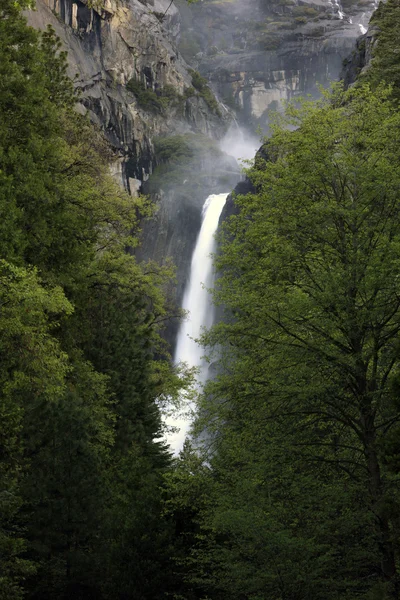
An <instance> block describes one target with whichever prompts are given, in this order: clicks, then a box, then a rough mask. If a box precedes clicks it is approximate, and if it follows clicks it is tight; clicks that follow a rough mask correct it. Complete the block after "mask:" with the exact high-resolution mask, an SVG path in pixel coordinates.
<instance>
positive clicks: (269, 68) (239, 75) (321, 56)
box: [179, 0, 375, 128]
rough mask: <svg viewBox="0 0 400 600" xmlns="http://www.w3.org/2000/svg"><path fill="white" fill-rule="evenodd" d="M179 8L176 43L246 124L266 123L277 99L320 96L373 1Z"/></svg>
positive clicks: (206, 3) (207, 3)
mask: <svg viewBox="0 0 400 600" xmlns="http://www.w3.org/2000/svg"><path fill="white" fill-rule="evenodd" d="M179 1H180V8H181V10H182V13H183V24H184V27H183V30H182V34H181V41H180V49H181V51H182V52H183V53H184V55H185V57H186V58H187V59H192V60H194V61H196V62H197V68H198V70H199V71H200V72H201V73H202V74H204V75H206V76H207V77H208V78H209V80H210V82H212V85H213V87H214V89H215V90H216V92H217V94H218V96H219V97H220V98H221V99H222V101H223V102H224V103H225V104H226V105H228V106H229V107H234V108H236V110H237V113H238V117H239V118H240V119H241V120H242V122H244V123H250V124H252V125H253V126H254V125H261V126H263V127H264V128H265V126H266V125H267V124H268V120H269V113H270V111H271V110H274V109H276V108H278V107H279V106H280V105H281V103H282V101H283V100H288V99H291V98H293V97H295V96H298V95H305V94H311V95H312V96H317V95H318V85H322V86H327V85H329V83H330V82H332V81H335V80H338V79H339V76H340V72H341V70H342V61H343V60H344V59H345V58H346V57H347V56H348V55H349V54H350V53H351V52H352V50H353V48H354V45H355V43H356V40H357V38H358V37H359V36H360V35H361V34H362V33H363V32H364V31H365V30H366V26H367V24H368V20H369V17H370V15H371V13H372V11H373V9H374V6H375V4H374V2H368V1H367V2H365V1H364V0H362V1H360V2H359V3H358V2H357V1H356V2H354V1H353V0H343V5H342V4H340V2H339V0H279V1H274V0H269V1H268V2H267V1H266V0H247V1H246V3H245V2H244V0H231V1H229V2H228V1H227V0H203V1H202V2H201V3H199V4H198V5H191V8H190V9H189V8H187V7H185V6H184V4H183V2H182V0H179Z"/></svg>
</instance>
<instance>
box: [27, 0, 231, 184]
mask: <svg viewBox="0 0 400 600" xmlns="http://www.w3.org/2000/svg"><path fill="white" fill-rule="evenodd" d="M169 4H170V3H169V1H167V0H142V1H139V0H129V1H123V2H121V1H117V0H106V1H105V2H104V3H103V2H102V3H100V4H99V3H96V2H94V3H92V6H93V8H90V7H89V5H88V3H87V2H86V1H84V2H81V1H80V0H38V2H37V9H36V11H34V12H30V13H29V14H28V19H29V22H30V24H32V25H33V26H34V27H37V28H42V29H43V28H45V27H46V26H47V24H51V25H52V26H53V27H54V29H55V30H56V33H57V34H58V35H59V37H60V38H61V40H62V42H63V46H64V47H65V49H66V50H67V51H68V60H69V65H70V75H71V76H72V77H73V78H74V80H75V84H76V86H77V87H78V88H79V90H80V91H81V99H80V109H81V110H84V111H88V112H89V114H90V117H91V119H92V121H94V122H95V123H97V124H98V125H99V127H101V129H102V130H103V131H104V133H105V135H106V137H107V139H108V140H109V142H110V143H111V145H112V147H113V148H114V149H115V151H116V162H115V170H116V172H117V173H119V174H120V176H121V177H122V179H123V181H124V185H125V186H126V187H127V188H128V190H130V191H131V192H132V193H133V192H135V191H136V190H137V189H138V187H139V186H140V184H141V182H142V181H145V180H146V179H148V177H149V175H150V174H151V173H152V170H153V168H154V164H155V163H156V157H155V153H154V140H155V138H157V137H160V136H163V135H168V134H170V133H171V132H174V133H186V132H192V133H201V134H204V135H207V136H210V137H212V138H217V139H218V138H219V137H221V136H222V135H223V132H224V130H225V128H226V124H225V122H224V120H223V119H221V117H220V116H219V114H218V112H219V111H218V110H216V109H215V108H210V107H209V106H208V104H207V102H206V101H205V100H204V98H203V97H202V96H201V95H200V94H198V93H197V92H196V91H195V90H193V88H192V77H191V75H190V73H189V70H188V69H189V67H188V65H187V64H186V63H185V61H184V60H183V59H182V58H181V57H180V55H179V53H178V52H177V50H176V44H175V42H176V39H177V36H178V35H179V30H180V19H179V13H178V11H177V9H176V8H175V7H174V5H171V6H169ZM96 7H97V8H96ZM167 9H168V10H167Z"/></svg>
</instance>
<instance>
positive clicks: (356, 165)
mask: <svg viewBox="0 0 400 600" xmlns="http://www.w3.org/2000/svg"><path fill="white" fill-rule="evenodd" d="M293 127H296V129H295V130H293ZM399 136H400V115H399V113H398V112H397V111H396V110H395V109H394V108H393V105H392V103H391V101H390V89H384V88H380V89H378V90H377V91H376V92H374V93H373V92H372V91H371V89H370V88H369V87H368V86H364V87H362V86H359V87H357V88H354V89H352V90H350V91H349V92H343V91H342V90H341V89H340V88H335V89H334V90H333V92H332V93H331V94H330V95H326V96H325V97H324V98H323V99H322V100H321V101H319V102H317V103H315V104H314V103H310V102H305V103H300V104H297V105H295V106H289V107H288V109H287V113H286V116H285V117H282V118H281V119H280V121H278V122H277V124H276V125H275V127H274V133H273V135H272V137H271V138H270V139H269V140H267V141H266V143H265V147H264V152H263V154H264V156H267V157H268V158H267V159H266V160H263V159H262V157H261V156H259V157H258V158H257V160H256V164H255V167H254V168H252V169H250V171H249V172H248V176H249V177H250V179H251V180H252V182H253V184H254V186H255V188H256V190H257V191H256V193H254V194H250V195H247V196H244V197H238V198H236V199H235V204H236V208H237V210H236V211H235V214H234V215H233V216H231V217H230V218H229V219H228V221H227V222H226V223H225V224H224V227H223V232H222V234H221V238H220V252H219V253H218V255H217V258H216V263H217V268H218V270H219V273H220V279H219V281H218V284H217V289H216V291H215V300H216V302H217V303H218V304H219V305H220V306H221V307H222V309H223V310H224V312H225V318H224V321H223V322H222V323H219V324H218V325H216V326H215V327H214V328H212V329H211V331H210V332H208V333H207V334H206V335H205V336H204V340H203V341H204V344H205V345H206V346H208V347H209V348H210V353H211V359H212V360H214V361H218V376H217V377H216V378H215V380H214V381H212V382H210V383H209V384H208V385H207V386H206V390H205V393H204V395H203V396H202V397H201V398H200V401H199V417H198V419H197V423H196V425H195V428H196V432H197V433H198V434H200V436H203V437H204V439H205V443H204V449H206V448H209V453H208V456H207V459H206V460H207V461H208V462H209V464H210V467H211V468H210V470H209V475H208V480H209V481H208V488H207V489H208V491H209V493H210V495H211V500H210V503H209V504H208V508H207V509H202V510H201V512H200V516H199V517H198V520H197V522H198V524H199V528H200V529H199V536H198V537H197V538H196V541H195V543H194V544H193V545H192V552H191V559H190V560H189V559H188V561H187V563H186V564H187V568H188V569H189V573H191V575H189V578H190V577H191V581H192V582H195V581H196V582H203V585H205V586H206V589H207V591H208V593H209V594H210V595H211V596H212V597H213V594H214V593H215V594H216V597H219V596H218V594H220V595H221V597H222V598H224V597H229V598H232V599H234V598H238V599H239V598H242V597H246V598H257V599H259V598H266V599H267V598H268V600H269V599H270V598H281V597H290V598H296V599H297V598H298V599H302V598H313V599H317V598H321V600H322V599H324V600H325V599H327V598H332V599H336V598H339V597H340V598H348V599H349V600H350V599H351V600H353V599H354V598H364V597H366V596H365V595H366V594H367V593H368V590H369V589H370V588H371V589H372V588H373V583H372V582H371V581H370V579H371V578H372V579H373V580H374V579H376V580H381V581H384V580H391V581H392V582H393V583H392V587H393V590H394V586H395V581H396V575H395V569H396V565H395V551H394V544H393V540H394V539H395V535H396V533H395V532H396V531H397V521H396V519H393V518H392V516H391V515H394V514H395V513H394V512H393V507H394V506H398V502H399V497H398V490H397V486H396V484H394V480H393V472H389V470H388V468H387V463H386V461H387V458H388V457H389V455H390V453H391V452H392V450H390V451H389V450H388V448H387V450H386V451H384V450H383V445H382V444H384V442H383V440H384V439H389V438H390V440H391V441H390V446H391V444H392V443H393V439H397V435H398V433H397V428H398V425H397V424H398V422H399V419H400V414H399V412H398V409H397V408H396V407H395V404H396V402H395V400H394V395H393V388H392V384H391V382H392V381H396V380H397V371H398V368H399V354H398V348H399V332H400V327H399V319H400V304H399V302H398V279H399V272H398V271H399V267H400V261H399V259H400V254H399V252H400V245H399V240H400V237H399V235H400V212H399V208H400V204H399V195H398V191H399V189H400V170H399V168H398V166H397V165H398V164H399V150H398V149H399V147H400V138H399ZM383 432H384V433H383ZM387 436H388V437H387ZM391 447H392V448H393V446H391ZM197 477H200V475H198V476H197ZM199 481H200V479H199ZM192 485H195V484H193V483H192ZM388 506H391V509H390V510H388V509H387V508H384V507H388ZM395 510H397V509H395ZM196 560H198V562H199V565H197V564H196ZM205 565H207V567H205ZM204 569H206V570H207V571H208V573H209V575H208V576H206V575H205V574H204ZM210 573H211V575H210ZM389 587H390V586H389ZM388 594H389V596H388V597H396V596H395V592H394V591H392V592H388ZM390 594H392V596H390Z"/></svg>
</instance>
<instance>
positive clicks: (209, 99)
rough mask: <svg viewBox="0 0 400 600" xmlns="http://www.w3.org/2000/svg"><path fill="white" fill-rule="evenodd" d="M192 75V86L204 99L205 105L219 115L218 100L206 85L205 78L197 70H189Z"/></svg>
mask: <svg viewBox="0 0 400 600" xmlns="http://www.w3.org/2000/svg"><path fill="white" fill-rule="evenodd" d="M189 73H190V75H191V77H192V84H193V87H194V88H195V89H196V90H197V91H198V92H199V94H200V96H201V97H202V98H203V99H204V100H205V102H206V104H207V106H208V107H209V108H210V109H211V110H212V111H214V112H215V113H216V114H217V115H218V116H221V111H220V110H219V107H218V102H217V100H216V99H215V96H214V94H213V93H212V91H211V89H210V88H209V87H208V85H207V79H205V78H204V77H202V76H201V75H200V73H199V72H198V71H194V70H193V69H190V70H189Z"/></svg>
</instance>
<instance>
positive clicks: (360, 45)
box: [341, 25, 378, 88]
mask: <svg viewBox="0 0 400 600" xmlns="http://www.w3.org/2000/svg"><path fill="white" fill-rule="evenodd" d="M377 31H378V28H377V26H376V25H372V26H369V27H368V31H367V32H366V33H365V34H364V35H363V36H361V37H360V38H358V40H357V42H356V45H355V48H354V50H353V52H352V53H351V54H350V55H349V56H348V57H347V58H346V60H345V61H344V62H343V71H342V74H341V79H342V80H343V83H344V86H345V87H346V88H348V87H349V86H351V85H352V84H353V83H355V81H356V80H357V78H358V77H360V75H361V76H362V75H363V74H364V73H365V72H366V71H367V70H368V68H369V66H370V64H371V60H372V52H373V48H374V45H375V42H376V34H377Z"/></svg>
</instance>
